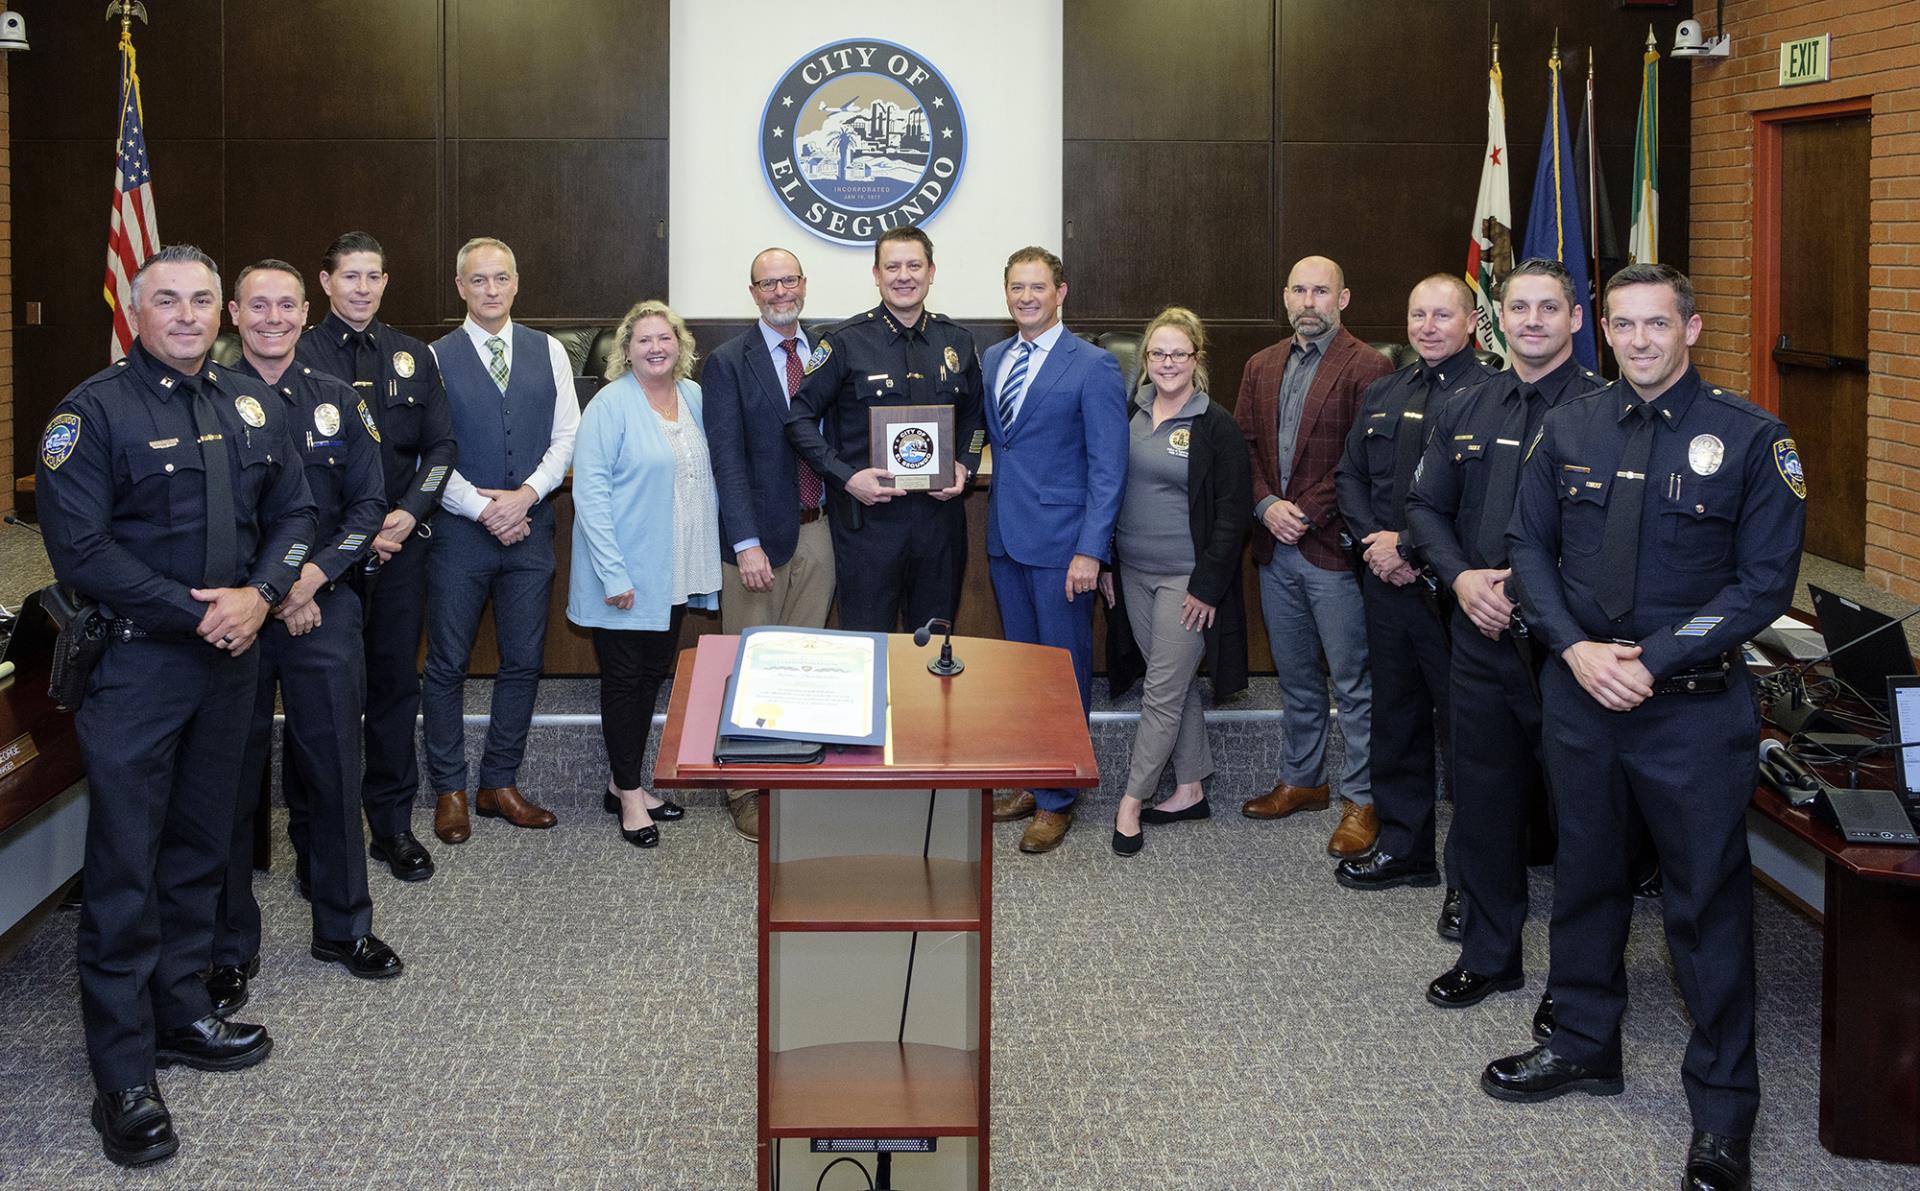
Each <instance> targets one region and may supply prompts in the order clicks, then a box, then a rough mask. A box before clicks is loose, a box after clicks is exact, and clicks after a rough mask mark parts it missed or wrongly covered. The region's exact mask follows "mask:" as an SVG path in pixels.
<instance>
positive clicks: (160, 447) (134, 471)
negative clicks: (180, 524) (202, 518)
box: [126, 437, 206, 525]
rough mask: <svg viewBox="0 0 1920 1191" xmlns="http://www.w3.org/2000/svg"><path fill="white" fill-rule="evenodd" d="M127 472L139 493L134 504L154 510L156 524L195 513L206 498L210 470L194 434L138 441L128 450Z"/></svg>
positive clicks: (151, 512)
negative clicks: (191, 436) (205, 478)
mask: <svg viewBox="0 0 1920 1191" xmlns="http://www.w3.org/2000/svg"><path fill="white" fill-rule="evenodd" d="M126 461H127V476H128V478H129V479H130V480H132V482H133V488H134V491H135V492H136V493H139V494H140V495H138V496H137V497H136V498H135V499H134V501H133V502H132V506H133V507H135V508H138V509H141V510H143V511H145V512H146V513H148V514H150V515H149V516H148V517H147V518H146V520H148V521H149V522H150V523H152V524H156V525H165V524H171V523H172V522H173V521H174V520H176V519H180V518H185V517H190V516H195V515H197V514H198V513H199V511H200V509H201V508H202V507H203V505H204V504H205V502H206V481H205V480H204V479H203V478H202V473H203V472H204V471H205V470H206V467H205V464H204V463H202V461H201V459H200V445H199V444H198V443H196V442H194V441H193V440H192V439H191V438H184V437H183V438H164V439H155V440H154V441H152V442H142V443H135V444H134V445H133V446H132V448H131V449H129V450H128V451H127V452H126Z"/></svg>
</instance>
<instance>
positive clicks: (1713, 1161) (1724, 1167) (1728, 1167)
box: [1680, 1129, 1753, 1191]
mask: <svg viewBox="0 0 1920 1191" xmlns="http://www.w3.org/2000/svg"><path fill="white" fill-rule="evenodd" d="M1747 1146H1748V1139H1747V1138H1744V1137H1722V1136H1720V1135H1719V1134H1718V1133H1708V1132H1707V1131H1706V1130H1704V1129H1695V1130H1694V1131H1693V1144H1692V1145H1690V1146H1688V1147H1687V1175H1686V1178H1685V1179H1683V1180H1682V1181H1681V1183H1680V1186H1681V1191H1747V1188H1748V1187H1749V1186H1751V1185H1752V1182H1753V1159H1752V1156H1751V1154H1750V1153H1749V1151H1748V1148H1747Z"/></svg>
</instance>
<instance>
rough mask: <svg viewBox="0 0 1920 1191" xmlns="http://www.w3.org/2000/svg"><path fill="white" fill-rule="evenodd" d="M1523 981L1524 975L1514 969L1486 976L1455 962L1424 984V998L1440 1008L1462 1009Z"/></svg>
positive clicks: (1508, 990) (1524, 982)
mask: <svg viewBox="0 0 1920 1191" xmlns="http://www.w3.org/2000/svg"><path fill="white" fill-rule="evenodd" d="M1526 983H1527V978H1526V976H1525V975H1523V974H1522V973H1521V972H1519V971H1518V970H1515V971H1511V972H1502V973H1500V974H1498V975H1495V976H1488V975H1485V974H1484V973H1480V972H1470V971H1468V970H1467V969H1465V968H1463V967H1461V966H1460V965H1459V964H1455V965H1453V966H1452V967H1451V968H1448V969H1447V970H1446V971H1444V972H1442V973H1441V974H1440V975H1439V976H1438V977H1437V978H1436V979H1435V980H1434V982H1433V983H1432V984H1429V985H1427V1001H1428V1003H1430V1004H1434V1005H1438V1006H1440V1007H1441V1008H1442V1009H1465V1008H1466V1007H1467V1006H1468V1005H1478V1004H1479V1003H1480V1002H1482V1001H1484V1000H1486V999H1487V997H1488V996H1490V995H1491V994H1493V993H1497V992H1512V991H1513V990H1514V989H1516V988H1522V987H1524V986H1525V985H1526Z"/></svg>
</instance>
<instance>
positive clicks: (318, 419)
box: [313, 401, 340, 438]
mask: <svg viewBox="0 0 1920 1191" xmlns="http://www.w3.org/2000/svg"><path fill="white" fill-rule="evenodd" d="M313 428H314V429H315V430H318V431H319V432H320V433H321V434H323V435H325V436H326V437H327V438H332V437H333V436H334V435H336V434H338V433H340V407H339V406H337V405H334V404H332V403H331V402H327V401H322V402H321V403H320V404H319V405H316V406H314V407H313Z"/></svg>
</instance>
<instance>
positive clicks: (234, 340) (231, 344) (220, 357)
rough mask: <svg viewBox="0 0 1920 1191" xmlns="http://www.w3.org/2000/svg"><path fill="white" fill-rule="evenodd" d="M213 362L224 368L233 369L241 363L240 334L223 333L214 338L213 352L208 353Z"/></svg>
mask: <svg viewBox="0 0 1920 1191" xmlns="http://www.w3.org/2000/svg"><path fill="white" fill-rule="evenodd" d="M207 354H208V355H209V356H211V357H213V362H214V363H216V364H218V365H220V366H221V367H222V368H231V367H233V366H234V365H235V364H238V363H239V362H240V332H238V331H222V332H220V333H219V334H218V335H216V336H214V338H213V350H212V351H210V352H208V353H207Z"/></svg>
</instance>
